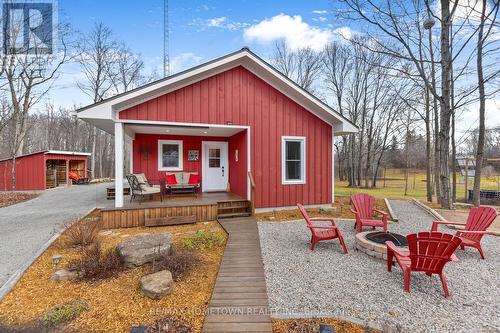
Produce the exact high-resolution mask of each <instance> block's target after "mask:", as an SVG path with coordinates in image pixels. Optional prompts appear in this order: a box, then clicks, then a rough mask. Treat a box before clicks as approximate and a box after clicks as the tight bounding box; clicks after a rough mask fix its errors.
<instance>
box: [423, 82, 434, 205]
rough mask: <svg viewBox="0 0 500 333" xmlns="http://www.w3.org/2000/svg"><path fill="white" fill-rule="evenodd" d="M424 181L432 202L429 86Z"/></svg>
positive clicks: (426, 109) (426, 106)
mask: <svg viewBox="0 0 500 333" xmlns="http://www.w3.org/2000/svg"><path fill="white" fill-rule="evenodd" d="M424 89H425V156H426V161H425V181H426V190H427V201H428V202H432V180H431V177H432V176H431V173H432V170H431V163H432V162H431V160H432V159H431V117H430V99H429V98H430V96H429V88H427V87H425V88H424Z"/></svg>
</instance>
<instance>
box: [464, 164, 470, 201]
mask: <svg viewBox="0 0 500 333" xmlns="http://www.w3.org/2000/svg"><path fill="white" fill-rule="evenodd" d="M464 175H465V180H464V185H465V202H469V193H468V191H467V181H468V179H469V159H468V158H467V157H466V158H465V168H464Z"/></svg>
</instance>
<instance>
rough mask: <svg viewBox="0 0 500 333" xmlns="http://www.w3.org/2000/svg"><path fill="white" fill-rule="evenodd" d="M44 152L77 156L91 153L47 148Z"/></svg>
mask: <svg viewBox="0 0 500 333" xmlns="http://www.w3.org/2000/svg"><path fill="white" fill-rule="evenodd" d="M45 154H57V155H78V156H90V155H92V154H91V153H82V152H77V151H64V150H47V151H46V152H45Z"/></svg>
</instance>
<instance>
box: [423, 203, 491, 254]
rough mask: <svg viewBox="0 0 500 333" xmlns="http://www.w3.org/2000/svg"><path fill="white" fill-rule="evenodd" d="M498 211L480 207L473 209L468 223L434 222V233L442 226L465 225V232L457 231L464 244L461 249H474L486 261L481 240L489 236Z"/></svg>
mask: <svg viewBox="0 0 500 333" xmlns="http://www.w3.org/2000/svg"><path fill="white" fill-rule="evenodd" d="M497 215H498V214H497V211H496V210H495V208H493V207H488V206H479V207H474V208H471V210H470V212H469V216H468V217H467V223H459V222H448V221H434V222H433V223H432V231H437V230H438V226H439V225H440V224H451V225H463V226H465V229H464V230H460V231H457V233H456V234H455V235H456V236H458V237H460V240H461V241H462V244H460V248H461V249H462V250H464V249H465V247H466V246H468V247H473V248H475V249H477V250H478V251H479V254H480V255H481V258H482V259H484V252H483V248H482V247H481V239H482V238H483V236H484V235H486V234H489V231H486V229H488V227H489V226H490V225H491V224H492V223H493V221H494V220H495V219H496V218H497Z"/></svg>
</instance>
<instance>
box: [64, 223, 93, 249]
mask: <svg viewBox="0 0 500 333" xmlns="http://www.w3.org/2000/svg"><path fill="white" fill-rule="evenodd" d="M99 222H100V221H99V219H96V218H86V219H82V220H79V219H78V218H77V217H75V218H74V219H73V220H71V221H69V222H66V223H65V225H64V226H65V227H66V231H65V232H64V235H65V236H66V239H67V240H68V244H69V245H70V246H87V245H90V244H93V243H95V242H96V241H97V235H98V233H99V231H100V230H101V228H100V223H99Z"/></svg>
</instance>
